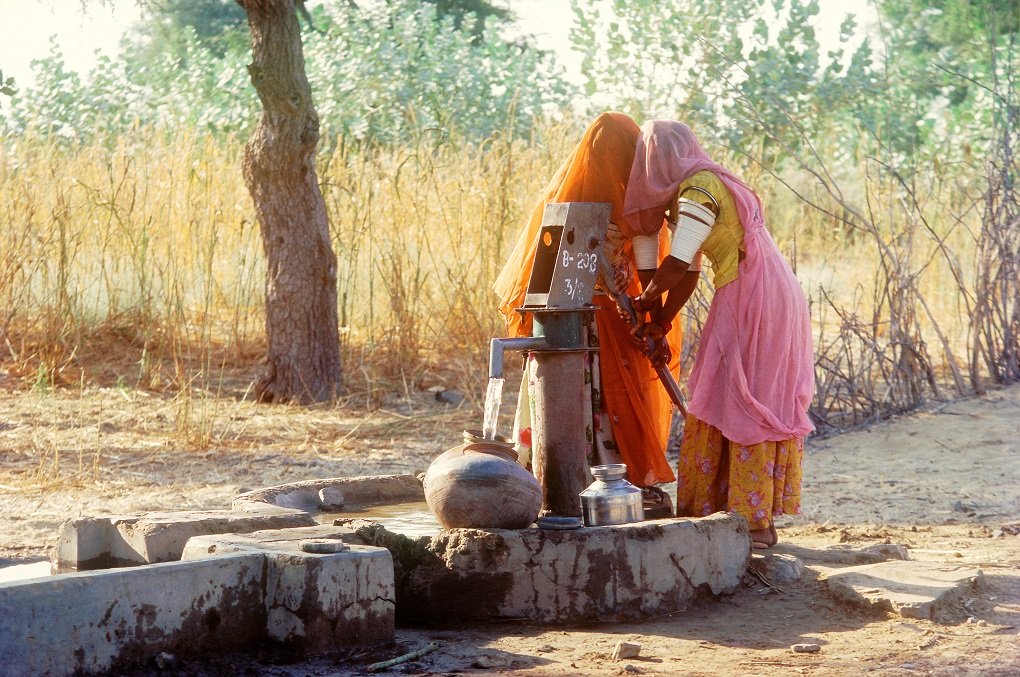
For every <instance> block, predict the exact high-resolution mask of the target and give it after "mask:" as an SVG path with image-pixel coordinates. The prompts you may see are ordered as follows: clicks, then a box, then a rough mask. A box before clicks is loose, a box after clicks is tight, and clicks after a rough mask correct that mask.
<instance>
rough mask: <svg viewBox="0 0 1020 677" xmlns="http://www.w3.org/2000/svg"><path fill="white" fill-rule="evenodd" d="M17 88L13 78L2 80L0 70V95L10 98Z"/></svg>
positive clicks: (2, 73)
mask: <svg viewBox="0 0 1020 677" xmlns="http://www.w3.org/2000/svg"><path fill="white" fill-rule="evenodd" d="M17 91H18V88H17V87H15V85H14V78H7V79H6V80H5V79H4V72H3V71H2V70H0V94H3V95H4V96H12V95H14V94H16V93H17Z"/></svg>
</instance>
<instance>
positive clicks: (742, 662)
mask: <svg viewBox="0 0 1020 677" xmlns="http://www.w3.org/2000/svg"><path fill="white" fill-rule="evenodd" d="M220 388H221V389H220V392H218V393H216V394H206V393H201V392H193V393H192V394H191V397H189V398H188V399H187V400H186V401H185V400H182V399H181V398H180V397H178V398H176V399H169V398H165V397H161V396H159V395H154V394H147V393H144V392H139V391H135V390H128V389H124V388H118V387H106V388H99V387H94V388H93V387H84V388H79V389H58V390H48V391H26V390H24V389H23V388H22V387H21V386H20V385H19V384H15V382H14V381H13V379H10V378H6V379H5V377H4V375H3V373H2V372H0V566H2V565H5V564H12V563H17V562H25V561H31V560H33V559H36V560H37V559H40V558H42V557H44V556H46V555H47V551H48V550H49V548H50V547H51V546H52V544H53V543H54V542H55V539H56V533H57V529H58V527H59V525H60V523H61V522H62V521H63V520H64V519H67V518H69V517H76V516H83V515H100V514H107V513H125V512H139V511H146V510H183V509H220V508H224V507H227V506H228V505H229V503H230V499H231V498H232V497H233V496H234V495H236V494H237V493H240V492H242V491H245V490H248V489H253V488H258V487H262V486H269V485H274V484H280V483H284V482H292V481H300V480H307V479H316V478H325V477H339V476H353V475H366V474H384V473H385V474H388V473H395V472H415V471H419V470H423V469H424V468H425V467H426V466H427V465H428V462H429V460H430V459H431V458H433V457H434V456H435V455H436V454H438V453H439V452H441V451H443V450H444V449H446V448H448V447H450V446H453V445H454V444H457V443H458V441H459V437H460V431H461V430H463V429H465V428H477V427H479V424H480V413H479V412H480V409H479V408H478V407H477V406H475V405H474V404H472V403H469V402H464V403H461V404H460V405H459V406H451V405H449V404H444V403H442V402H440V401H438V400H437V399H436V397H435V394H434V393H431V392H423V391H421V392H410V393H406V392H405V393H404V394H402V395H399V396H398V395H392V396H389V397H385V398H382V401H383V406H381V407H379V406H373V407H371V408H369V407H366V406H363V404H362V403H361V402H359V397H360V396H355V397H352V398H351V400H350V401H348V402H347V403H345V404H344V405H343V406H340V407H329V408H316V407H311V408H298V407H286V406H268V405H257V404H254V403H251V402H245V401H242V400H241V398H240V395H241V394H242V393H243V384H242V383H241V381H240V380H238V382H237V384H235V386H234V387H233V389H231V387H230V386H229V385H222V384H221V386H220ZM515 395H516V393H515V391H514V389H513V388H512V387H510V386H509V384H508V387H507V389H506V391H505V398H504V406H503V412H502V415H501V426H502V427H505V428H509V425H510V422H511V417H512V406H513V405H512V400H513V398H514V397H515ZM373 398H374V399H375V401H379V398H378V394H374V395H373ZM365 399H366V400H368V399H369V398H368V397H367V396H366V397H365ZM1018 440H1020V387H1012V388H1009V389H1004V390H998V391H995V392H992V393H990V394H988V395H986V396H984V397H981V398H976V399H970V400H962V401H957V402H951V403H948V404H941V405H938V406H934V407H932V408H930V409H929V410H926V411H923V412H919V413H915V414H912V415H909V416H905V417H902V418H899V419H896V420H893V421H887V422H883V423H879V424H875V425H873V426H871V427H870V428H868V429H866V430H859V431H855V432H850V433H845V434H842V435H839V436H834V437H829V438H824V439H812V440H809V442H808V453H807V455H806V458H805V469H804V477H805V480H804V496H803V498H804V514H803V515H800V516H796V517H786V518H783V519H782V520H781V521H780V522H779V523H778V526H779V534H780V539H781V544H780V545H779V546H777V547H776V548H775V549H774V551H776V552H780V553H782V552H786V553H790V554H795V555H797V556H798V557H800V558H801V559H802V560H803V561H804V563H805V565H806V566H807V569H806V572H805V574H804V576H803V577H801V578H800V579H799V580H797V581H795V582H793V583H788V584H784V585H782V586H779V588H778V589H777V588H776V587H770V586H768V585H766V584H764V583H762V582H761V581H758V580H757V579H754V578H752V577H750V576H748V577H747V583H746V584H745V585H744V586H743V587H742V588H740V589H739V590H738V591H736V592H735V593H734V594H733V595H729V596H726V597H723V598H721V599H718V600H711V601H704V602H701V603H699V604H697V605H696V606H694V607H692V608H690V609H687V610H685V611H683V612H679V613H674V614H671V615H669V616H664V617H660V618H651V619H647V620H645V621H643V622H639V623H621V624H588V625H576V626H563V625H554V626H553V625H535V624H531V623H523V622H522V623H507V622H503V623H494V624H491V625H482V626H479V625H474V626H471V627H461V626H456V625H448V626H446V627H443V628H428V629H422V628H401V629H398V632H397V638H396V641H395V642H394V643H393V644H391V645H387V646H381V647H373V648H371V649H365V650H360V649H358V650H349V651H346V652H343V653H342V654H335V655H329V656H318V657H306V658H305V659H303V660H301V661H299V662H292V661H291V662H288V661H287V660H286V657H282V656H279V655H270V654H263V655H260V656H243V657H242V656H225V657H220V658H218V659H214V660H207V661H202V662H196V661H190V660H176V659H170V661H169V663H167V662H165V661H164V662H163V664H162V667H157V666H156V665H155V664H153V665H152V666H150V667H147V668H145V669H144V670H141V671H140V672H139V674H181V675H184V674H196V675H215V674H224V675H227V674H249V675H260V674H265V675H348V674H367V672H366V670H367V666H368V665H369V664H371V663H373V662H376V661H383V660H387V659H390V658H394V657H397V656H399V655H401V654H404V653H407V652H411V651H414V650H416V649H420V648H423V647H427V646H429V643H431V642H435V643H437V644H438V648H436V649H435V650H433V651H432V652H431V653H429V654H427V655H425V656H423V657H421V658H418V659H416V660H412V661H408V662H405V663H401V664H399V665H397V666H395V667H393V668H391V669H390V670H389V671H388V672H387V671H381V672H376V673H375V674H430V675H431V674H472V673H478V674H502V673H511V672H512V673H514V674H520V675H626V674H648V675H680V674H683V675H717V674H724V675H787V674H817V675H857V674H861V673H874V674H879V675H911V674H925V675H927V674H935V675H954V676H955V675H1015V674H1020V536H1018V533H1020V462H1018V461H1020V441H1018ZM880 542H888V543H898V544H902V545H904V546H906V547H907V548H908V550H909V554H910V557H911V559H915V560H927V561H937V562H952V563H956V564H961V563H962V564H966V565H968V566H973V567H975V568H978V569H980V570H981V571H982V572H983V573H984V576H985V582H986V583H985V586H984V588H983V589H982V590H981V591H979V592H976V593H974V594H973V595H971V596H967V597H965V598H964V599H963V600H962V603H961V605H960V607H959V609H957V610H956V611H955V613H951V614H949V615H948V616H947V617H946V618H944V619H943V620H944V621H945V622H942V623H934V622H931V621H925V620H911V619H905V618H902V617H900V616H896V615H892V614H886V613H881V612H874V611H867V610H864V609H860V608H856V607H851V606H848V605H845V604H843V603H840V602H837V601H836V600H835V599H834V598H833V597H832V596H831V595H830V594H829V593H828V590H827V588H826V585H825V583H824V580H823V577H824V575H825V574H826V573H827V572H829V571H830V570H831V567H833V566H836V565H833V564H831V563H830V564H827V563H825V562H823V561H821V559H820V558H818V557H815V554H817V551H818V550H820V549H821V548H824V547H826V546H830V545H834V544H838V543H843V544H846V545H848V546H851V547H855V546H861V547H863V546H866V545H870V544H874V543H880ZM620 641H626V642H632V643H638V644H640V645H641V649H640V655H639V656H638V657H636V658H630V659H625V660H621V661H613V660H612V659H611V653H612V650H613V647H614V645H616V643H617V642H620ZM796 643H815V644H818V645H820V647H821V650H820V651H819V652H817V653H811V654H801V653H793V652H792V651H791V650H790V646H791V645H793V644H796Z"/></svg>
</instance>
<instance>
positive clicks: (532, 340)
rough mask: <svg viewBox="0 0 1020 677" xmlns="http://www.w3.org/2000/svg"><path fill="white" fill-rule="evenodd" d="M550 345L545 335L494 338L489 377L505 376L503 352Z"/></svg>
mask: <svg viewBox="0 0 1020 677" xmlns="http://www.w3.org/2000/svg"><path fill="white" fill-rule="evenodd" d="M546 347H548V344H547V343H546V340H545V337H544V336H520V337H518V338H494V339H492V340H490V341H489V378H503V353H504V352H506V351H507V350H539V349H541V348H546Z"/></svg>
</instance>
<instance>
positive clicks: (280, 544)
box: [183, 526, 396, 651]
mask: <svg viewBox="0 0 1020 677" xmlns="http://www.w3.org/2000/svg"><path fill="white" fill-rule="evenodd" d="M338 531H339V529H337V528H336V527H329V526H318V527H306V528H298V529H283V530H279V531H262V532H258V533H255V534H233V535H209V536H199V537H196V538H193V539H191V540H190V541H189V542H188V545H187V547H186V548H185V550H184V554H183V557H184V559H185V560H188V559H190V558H192V557H198V558H201V557H209V556H211V555H212V556H222V555H230V554H232V553H238V552H261V553H263V554H264V555H265V556H266V561H267V564H268V566H267V572H266V590H265V610H266V629H267V632H268V637H269V639H271V640H273V641H276V642H283V643H286V644H287V645H288V646H289V647H290V648H292V649H295V650H298V651H324V650H329V649H335V648H338V647H341V646H350V645H358V644H371V643H375V642H388V641H391V640H392V639H393V637H394V634H395V614H396V603H395V598H396V593H395V585H394V577H393V559H392V558H391V556H390V553H389V551H388V550H386V549H385V548H376V547H371V546H365V545H350V546H348V548H347V549H346V550H344V551H343V552H338V553H329V554H318V553H308V552H303V551H302V550H301V547H300V543H301V542H302V541H304V540H307V539H310V538H316V539H326V538H331V537H336V535H337V533H338Z"/></svg>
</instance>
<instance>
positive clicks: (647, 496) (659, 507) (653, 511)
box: [641, 486, 673, 519]
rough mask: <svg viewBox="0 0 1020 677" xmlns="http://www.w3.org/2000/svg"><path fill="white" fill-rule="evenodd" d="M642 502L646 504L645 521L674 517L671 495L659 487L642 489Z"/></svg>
mask: <svg viewBox="0 0 1020 677" xmlns="http://www.w3.org/2000/svg"><path fill="white" fill-rule="evenodd" d="M641 500H642V503H643V504H644V509H645V519H661V518H663V517H672V516H673V501H672V500H670V498H669V494H667V493H666V492H665V491H663V490H662V489H660V488H659V487H655V486H652V487H641Z"/></svg>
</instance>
